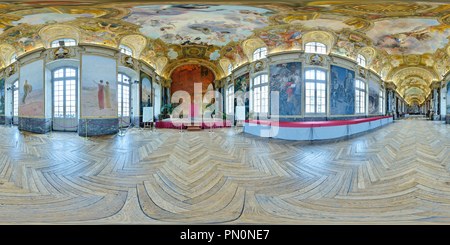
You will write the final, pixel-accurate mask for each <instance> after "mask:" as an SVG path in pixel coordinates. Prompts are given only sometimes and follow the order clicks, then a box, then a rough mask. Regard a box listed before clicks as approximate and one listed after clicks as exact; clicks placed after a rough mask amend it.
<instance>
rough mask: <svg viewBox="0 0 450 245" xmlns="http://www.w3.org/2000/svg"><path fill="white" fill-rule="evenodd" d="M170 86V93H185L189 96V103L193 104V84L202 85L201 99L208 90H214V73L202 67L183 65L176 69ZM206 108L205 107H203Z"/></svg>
mask: <svg viewBox="0 0 450 245" xmlns="http://www.w3.org/2000/svg"><path fill="white" fill-rule="evenodd" d="M170 78H171V79H172V85H171V88H170V92H171V93H172V94H173V93H175V92H176V91H186V92H188V93H189V95H190V96H191V103H192V104H193V103H194V83H201V84H202V98H203V95H204V94H205V93H206V92H207V91H208V88H209V89H214V83H213V81H214V79H215V76H214V73H213V72H212V71H211V70H210V69H209V68H208V67H205V66H202V65H183V66H180V67H178V68H176V69H175V70H174V71H173V72H172V75H171V76H170ZM205 106H206V105H205Z"/></svg>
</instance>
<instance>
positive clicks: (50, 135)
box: [48, 119, 53, 138]
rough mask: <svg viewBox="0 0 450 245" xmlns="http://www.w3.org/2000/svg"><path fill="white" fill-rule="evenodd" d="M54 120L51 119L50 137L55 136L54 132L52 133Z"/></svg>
mask: <svg viewBox="0 0 450 245" xmlns="http://www.w3.org/2000/svg"><path fill="white" fill-rule="evenodd" d="M52 124H53V120H52V119H50V135H49V136H48V137H49V138H53V134H52V128H53V125H52Z"/></svg>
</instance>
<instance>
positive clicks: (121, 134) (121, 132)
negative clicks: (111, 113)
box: [118, 116, 125, 137]
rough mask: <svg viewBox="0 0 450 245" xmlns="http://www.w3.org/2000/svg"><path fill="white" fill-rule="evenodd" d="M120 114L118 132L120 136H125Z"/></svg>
mask: <svg viewBox="0 0 450 245" xmlns="http://www.w3.org/2000/svg"><path fill="white" fill-rule="evenodd" d="M122 121H123V120H122V116H121V117H120V133H119V134H118V135H119V136H120V137H122V136H125V134H123V129H122Z"/></svg>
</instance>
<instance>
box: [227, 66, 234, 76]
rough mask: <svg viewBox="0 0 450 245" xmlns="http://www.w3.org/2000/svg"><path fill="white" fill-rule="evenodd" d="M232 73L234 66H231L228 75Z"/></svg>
mask: <svg viewBox="0 0 450 245" xmlns="http://www.w3.org/2000/svg"><path fill="white" fill-rule="evenodd" d="M232 71H233V65H232V64H230V65H229V66H228V75H230V74H231V72H232Z"/></svg>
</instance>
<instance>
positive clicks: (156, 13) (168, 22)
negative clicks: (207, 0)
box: [123, 4, 273, 46]
mask: <svg viewBox="0 0 450 245" xmlns="http://www.w3.org/2000/svg"><path fill="white" fill-rule="evenodd" d="M129 10H131V14H130V15H128V16H126V17H125V18H123V20H124V21H126V22H130V23H133V24H138V25H140V26H142V28H141V32H142V33H143V34H144V35H147V36H148V37H150V38H153V39H158V38H160V39H161V40H163V41H164V42H167V43H171V44H181V45H190V44H207V45H219V46H223V45H226V44H227V43H228V42H230V41H237V40H241V39H243V38H246V37H248V36H250V35H251V34H252V30H253V29H257V28H261V27H266V26H268V16H269V15H271V14H273V12H272V11H269V10H267V9H263V8H256V7H248V6H231V5H212V4H175V5H148V6H139V7H132V8H129Z"/></svg>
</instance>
